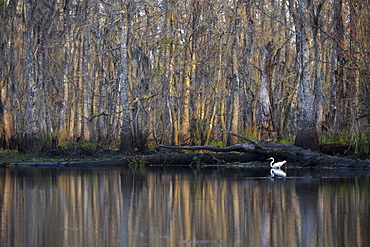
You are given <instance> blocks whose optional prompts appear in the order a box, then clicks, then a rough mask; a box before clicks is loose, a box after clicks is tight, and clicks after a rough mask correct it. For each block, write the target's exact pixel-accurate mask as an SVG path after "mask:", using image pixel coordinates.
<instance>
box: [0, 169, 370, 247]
mask: <svg viewBox="0 0 370 247" xmlns="http://www.w3.org/2000/svg"><path fill="white" fill-rule="evenodd" d="M265 173H266V171H260V170H252V171H250V170H247V169H245V170H240V169H239V170H234V169H220V168H218V169H215V168H212V169H211V168H209V169H203V170H201V171H196V170H190V169H181V170H173V169H171V168H167V169H163V168H148V169H146V170H145V171H140V172H139V171H138V172H135V171H132V170H130V169H126V168H110V169H107V168H102V169H40V168H39V169H34V168H33V169H32V168H24V169H23V168H22V169H2V170H0V174H1V177H2V178H3V179H2V180H1V181H0V202H1V205H0V206H1V208H0V210H1V211H0V212H1V218H0V219H1V232H0V234H1V243H0V245H1V246H57V247H58V246H196V245H198V244H202V245H203V244H204V245H205V246H349V245H351V246H364V245H365V244H366V243H368V242H369V240H370V237H369V234H368V232H369V231H370V220H369V218H370V217H369V216H370V214H369V209H370V182H369V181H370V180H369V176H368V175H362V176H353V177H347V178H341V176H337V175H336V176H335V177H332V178H330V177H324V178H322V175H320V176H318V177H317V178H313V177H312V176H302V175H299V174H298V175H296V176H292V177H288V178H284V179H275V180H274V179H270V178H269V174H265ZM267 173H268V172H267ZM290 174H292V173H291V172H290Z"/></svg>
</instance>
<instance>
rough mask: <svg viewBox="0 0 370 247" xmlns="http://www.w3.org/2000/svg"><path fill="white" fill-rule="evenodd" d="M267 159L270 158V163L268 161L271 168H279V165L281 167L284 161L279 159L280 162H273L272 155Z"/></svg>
mask: <svg viewBox="0 0 370 247" xmlns="http://www.w3.org/2000/svg"><path fill="white" fill-rule="evenodd" d="M268 160H271V163H270V166H271V168H279V169H280V167H282V166H283V165H284V164H285V163H286V160H283V161H280V162H276V163H275V164H274V162H275V159H274V158H273V157H270V158H268Z"/></svg>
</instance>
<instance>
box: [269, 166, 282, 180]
mask: <svg viewBox="0 0 370 247" xmlns="http://www.w3.org/2000/svg"><path fill="white" fill-rule="evenodd" d="M270 174H271V177H275V176H276V177H284V178H285V177H286V172H284V171H283V170H280V169H275V168H272V169H271V170H270Z"/></svg>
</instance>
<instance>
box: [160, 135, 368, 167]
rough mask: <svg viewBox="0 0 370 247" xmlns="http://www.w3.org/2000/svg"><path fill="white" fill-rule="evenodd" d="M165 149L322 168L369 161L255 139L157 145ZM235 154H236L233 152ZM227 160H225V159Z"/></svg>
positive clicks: (366, 165) (351, 165)
mask: <svg viewBox="0 0 370 247" xmlns="http://www.w3.org/2000/svg"><path fill="white" fill-rule="evenodd" d="M159 147H161V148H166V149H182V150H193V151H194V150H207V151H212V152H243V153H249V154H253V155H256V157H258V160H260V161H261V160H264V159H266V158H268V157H271V156H273V157H275V158H276V159H277V160H287V161H288V165H294V166H297V167H322V168H350V169H369V168H370V162H368V161H364V160H354V159H347V158H343V157H337V156H330V155H326V154H322V153H319V152H313V151H311V150H307V149H303V148H300V147H297V146H294V145H290V144H282V143H275V142H267V141H258V142H257V141H255V143H252V142H249V143H239V144H236V145H232V146H228V147H208V146H171V145H159ZM234 155H237V154H234ZM226 162H227V161H226Z"/></svg>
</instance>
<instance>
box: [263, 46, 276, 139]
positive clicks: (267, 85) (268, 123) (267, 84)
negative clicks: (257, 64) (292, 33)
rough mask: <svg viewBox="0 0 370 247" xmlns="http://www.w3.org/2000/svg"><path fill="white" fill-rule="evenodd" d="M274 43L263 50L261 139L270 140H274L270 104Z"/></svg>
mask: <svg viewBox="0 0 370 247" xmlns="http://www.w3.org/2000/svg"><path fill="white" fill-rule="evenodd" d="M272 58H273V43H272V41H270V42H268V43H267V45H266V46H265V48H264V50H263V62H262V76H261V90H260V109H261V113H260V138H261V139H268V138H272V130H273V124H272V114H271V102H270V91H271V81H272V74H273V69H274V68H273V64H272Z"/></svg>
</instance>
